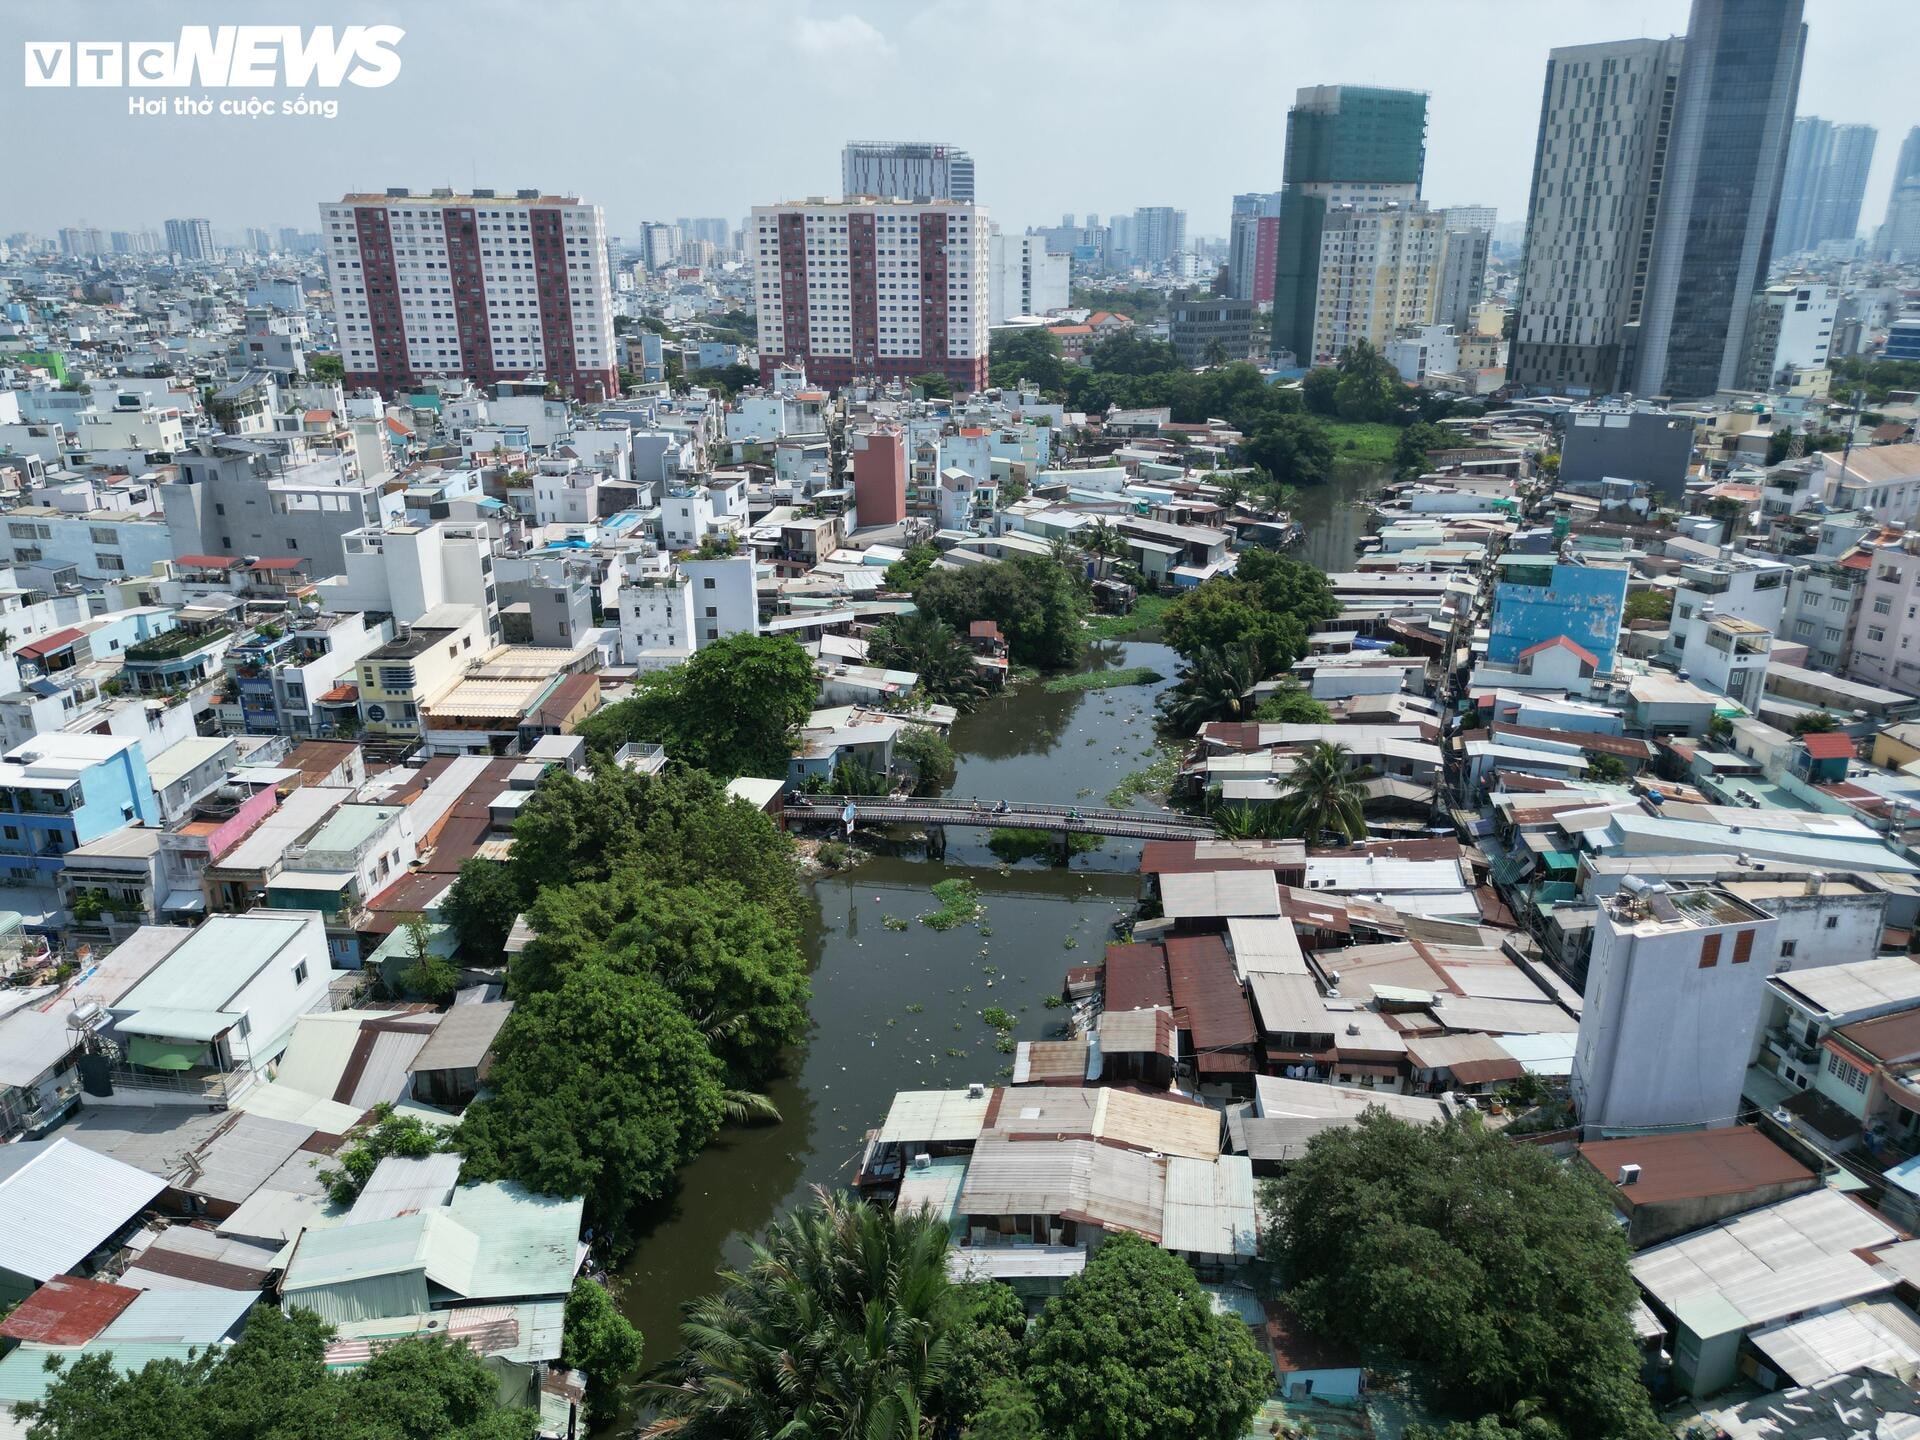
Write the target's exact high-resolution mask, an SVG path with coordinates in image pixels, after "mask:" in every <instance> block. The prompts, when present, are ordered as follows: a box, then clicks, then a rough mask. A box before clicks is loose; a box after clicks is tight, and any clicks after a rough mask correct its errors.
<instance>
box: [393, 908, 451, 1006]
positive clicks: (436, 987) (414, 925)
mask: <svg viewBox="0 0 1920 1440" xmlns="http://www.w3.org/2000/svg"><path fill="white" fill-rule="evenodd" d="M400 929H401V933H402V934H404V935H405V936H406V942H407V964H406V967H405V968H404V969H403V970H401V972H400V988H401V989H402V990H403V991H404V992H405V993H406V994H408V995H417V996H419V997H420V998H421V999H422V1000H430V1001H432V1002H433V1003H434V1004H436V1005H444V1004H445V1003H446V1002H447V1001H449V1000H451V999H453V997H454V995H455V994H456V993H457V992H458V991H459V989H460V972H459V971H458V970H456V969H455V968H454V967H453V963H452V962H451V961H449V960H448V959H446V957H444V956H441V955H436V954H434V953H433V927H432V926H431V925H430V924H428V923H427V917H426V916H424V915H421V914H419V913H417V912H416V913H415V914H412V915H409V916H408V917H407V918H406V919H405V920H403V921H401V924H400Z"/></svg>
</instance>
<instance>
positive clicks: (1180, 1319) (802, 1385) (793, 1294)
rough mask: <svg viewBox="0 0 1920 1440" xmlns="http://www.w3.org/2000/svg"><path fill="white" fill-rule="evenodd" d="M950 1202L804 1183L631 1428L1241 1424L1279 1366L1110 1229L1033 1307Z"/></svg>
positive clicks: (1087, 1439) (726, 1431) (706, 1431)
mask: <svg viewBox="0 0 1920 1440" xmlns="http://www.w3.org/2000/svg"><path fill="white" fill-rule="evenodd" d="M950 1245H951V1235H950V1232H949V1229H948V1226H947V1221H946V1219H945V1217H936V1216H934V1215H932V1214H930V1213H929V1212H927V1211H924V1210H915V1211H910V1212H906V1213H900V1212H896V1211H893V1210H889V1209H885V1208H882V1207H879V1206H875V1205H872V1204H870V1203H868V1202H866V1201H863V1200H856V1199H853V1198H851V1197H846V1196H837V1195H828V1194H825V1193H820V1194H817V1195H816V1198H815V1200H814V1201H813V1203H812V1204H810V1205H808V1206H806V1207H805V1208H803V1209H801V1210H798V1211H796V1212H795V1213H793V1214H792V1215H789V1216H787V1217H785V1218H784V1219H782V1220H779V1221H777V1222H775V1224H774V1225H773V1226H772V1227H771V1229H770V1230H769V1231H768V1233H767V1235H766V1238H765V1239H764V1240H763V1241H761V1242H760V1243H759V1244H757V1245H755V1246H754V1248H753V1252H752V1256H751V1258H750V1259H749V1261H748V1263H747V1264H746V1265H745V1266H744V1267H742V1268H740V1269H738V1270H727V1271H722V1272H721V1273H720V1276H719V1280H720V1289H719V1290H718V1291H717V1292H716V1293H714V1294H712V1295H709V1296H706V1297H704V1298H702V1299H700V1300H697V1301H695V1302H694V1303H693V1304H691V1305H689V1306H688V1307H687V1312H686V1319H685V1322H684V1323H683V1324H682V1326H681V1341H682V1349H681V1351H680V1353H679V1355H678V1356H677V1357H676V1358H675V1359H674V1360H673V1362H672V1363H671V1364H670V1365H669V1366H668V1367H667V1369H666V1371H665V1372H664V1374H663V1376H662V1378H661V1380H660V1381H659V1382H658V1383H657V1384H656V1385H655V1386H653V1387H652V1390H653V1394H652V1398H653V1399H654V1400H655V1401H656V1403H657V1404H658V1405H659V1407H660V1409H661V1411H662V1413H661V1415H660V1417H659V1418H658V1419H657V1420H655V1421H654V1422H653V1423H652V1424H651V1425H650V1426H649V1427H648V1428H647V1429H645V1430H644V1431H643V1432H642V1434H643V1435H644V1436H649V1437H654V1440H666V1437H670V1436H671V1437H698V1436H716V1437H717V1436H729V1437H730V1436H747V1435H756V1436H758V1435H809V1436H829V1435H831V1436H867V1437H884V1440H908V1437H914V1436H922V1435H943V1436H950V1435H964V1436H968V1437H973V1440H1042V1437H1049V1440H1147V1437H1154V1436H1172V1435H1179V1436H1183V1437H1191V1440H1239V1437H1241V1436H1242V1435H1244V1434H1245V1433H1246V1427H1247V1425H1248V1423H1249V1422H1250V1421H1251V1420H1252V1418H1253V1414H1254V1411H1255V1410H1256V1409H1257V1407H1258V1406H1259V1404H1260V1402H1261V1400H1262V1399H1264V1398H1265V1396H1266V1393H1267V1389H1268V1383H1269V1377H1270V1374H1271V1369H1270V1367H1269V1365H1268V1363H1267V1361H1266V1360H1265V1359H1264V1358H1263V1357H1262V1355H1261V1354H1260V1351H1259V1348H1258V1347H1257V1346H1256V1345H1255V1344H1254V1341H1253V1336H1252V1334H1251V1333H1250V1332H1249V1331H1248V1330H1247V1328H1246V1326H1245V1325H1244V1324H1243V1323H1242V1322H1241V1321H1240V1320H1239V1319H1238V1318H1237V1317H1235V1316H1232V1315H1222V1314H1220V1313H1218V1312H1216V1311H1215V1309H1214V1307H1213V1305H1212V1303H1211V1302H1210V1301H1209V1299H1208V1297H1207V1295H1206V1292H1205V1291H1203V1290H1202V1289H1201V1288H1200V1286H1199V1284H1198V1282H1197V1281H1196V1280H1195V1279H1194V1277H1193V1272H1192V1271H1191V1270H1189V1269H1188V1268H1187V1265H1186V1263H1185V1262H1184V1261H1182V1260H1180V1259H1179V1258H1177V1257H1175V1256H1172V1255H1169V1254H1167V1253H1166V1252H1165V1251H1162V1250H1161V1249H1159V1248H1158V1247H1157V1246H1154V1245H1152V1244H1149V1243H1148V1242H1147V1241H1144V1240H1141V1239H1138V1238H1136V1237H1134V1236H1131V1235H1115V1236H1113V1237H1111V1238H1109V1239H1108V1240H1107V1241H1106V1242H1105V1243H1104V1244H1103V1245H1102V1246H1101V1247H1100V1248H1099V1249H1098V1250H1096V1251H1095V1252H1094V1253H1093V1255H1092V1256H1091V1258H1090V1259H1089V1260H1088V1262H1087V1267H1086V1269H1085V1270H1084V1271H1083V1272H1082V1273H1081V1274H1078V1275H1075V1276H1074V1277H1072V1278H1071V1279H1069V1280H1068V1281H1067V1282H1066V1284H1065V1286H1064V1287H1063V1288H1062V1291H1061V1293H1060V1294H1059V1295H1057V1296H1055V1297H1053V1298H1052V1299H1050V1300H1049V1301H1048V1302H1047V1304H1046V1307H1045V1308H1044V1309H1043V1310H1042V1311H1041V1312H1040V1314H1039V1315H1038V1316H1037V1317H1035V1318H1034V1319H1033V1320H1031V1321H1029V1320H1028V1319H1027V1314H1026V1307H1025V1306H1024V1305H1023V1304H1022V1303H1021V1301H1020V1299H1019V1297H1018V1296H1016V1295H1015V1294H1014V1292H1013V1291H1012V1290H1010V1289H1008V1288H1007V1287H1005V1286H1003V1285H999V1284H995V1283H992V1282H986V1283H975V1284H958V1283H955V1282H954V1281H952V1280H951V1279H949V1278H948V1273H947V1253H948V1250H949V1248H950Z"/></svg>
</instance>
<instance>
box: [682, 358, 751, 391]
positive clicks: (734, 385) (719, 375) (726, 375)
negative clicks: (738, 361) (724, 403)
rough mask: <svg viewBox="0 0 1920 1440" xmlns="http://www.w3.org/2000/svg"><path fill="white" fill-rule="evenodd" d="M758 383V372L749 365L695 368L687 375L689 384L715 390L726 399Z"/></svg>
mask: <svg viewBox="0 0 1920 1440" xmlns="http://www.w3.org/2000/svg"><path fill="white" fill-rule="evenodd" d="M759 383H760V372H759V371H758V370H756V369H754V368H753V366H751V365H715V366H710V367H709V368H707V369H705V370H695V371H694V372H693V373H692V374H690V375H688V376H687V384H688V385H689V386H693V385H698V386H701V387H702V388H704V389H707V390H717V391H719V392H720V393H721V394H722V395H724V396H726V397H727V398H728V399H732V398H733V397H734V396H735V395H737V394H739V392H740V391H742V390H744V389H746V388H747V387H748V386H749V385H758V384H759Z"/></svg>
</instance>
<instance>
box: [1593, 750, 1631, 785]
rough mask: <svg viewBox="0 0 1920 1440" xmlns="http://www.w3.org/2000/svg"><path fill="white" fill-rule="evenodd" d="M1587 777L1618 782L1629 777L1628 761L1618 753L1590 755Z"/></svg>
mask: <svg viewBox="0 0 1920 1440" xmlns="http://www.w3.org/2000/svg"><path fill="white" fill-rule="evenodd" d="M1587 778H1588V779H1589V780H1605V781H1609V782H1618V781H1621V780H1625V779H1626V778H1627V762H1626V761H1624V760H1622V759H1621V758H1620V757H1619V756H1618V755H1589V756H1588V757H1587Z"/></svg>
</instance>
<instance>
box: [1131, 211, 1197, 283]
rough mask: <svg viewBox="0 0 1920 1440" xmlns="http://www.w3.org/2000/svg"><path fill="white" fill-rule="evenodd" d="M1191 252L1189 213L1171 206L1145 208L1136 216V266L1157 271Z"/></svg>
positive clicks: (1134, 256)
mask: <svg viewBox="0 0 1920 1440" xmlns="http://www.w3.org/2000/svg"><path fill="white" fill-rule="evenodd" d="M1186 248H1187V212H1186V211H1184V210H1175V209H1174V208H1173V207H1172V206H1170V205H1142V206H1140V207H1138V208H1136V209H1135V210H1134V212H1133V250H1132V254H1133V262H1134V264H1136V265H1142V266H1145V267H1146V268H1147V269H1149V270H1152V269H1156V268H1157V267H1159V266H1162V265H1166V264H1168V263H1170V262H1171V261H1172V259H1173V257H1174V256H1176V255H1178V254H1180V253H1181V252H1182V251H1184V250H1185V249H1186Z"/></svg>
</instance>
